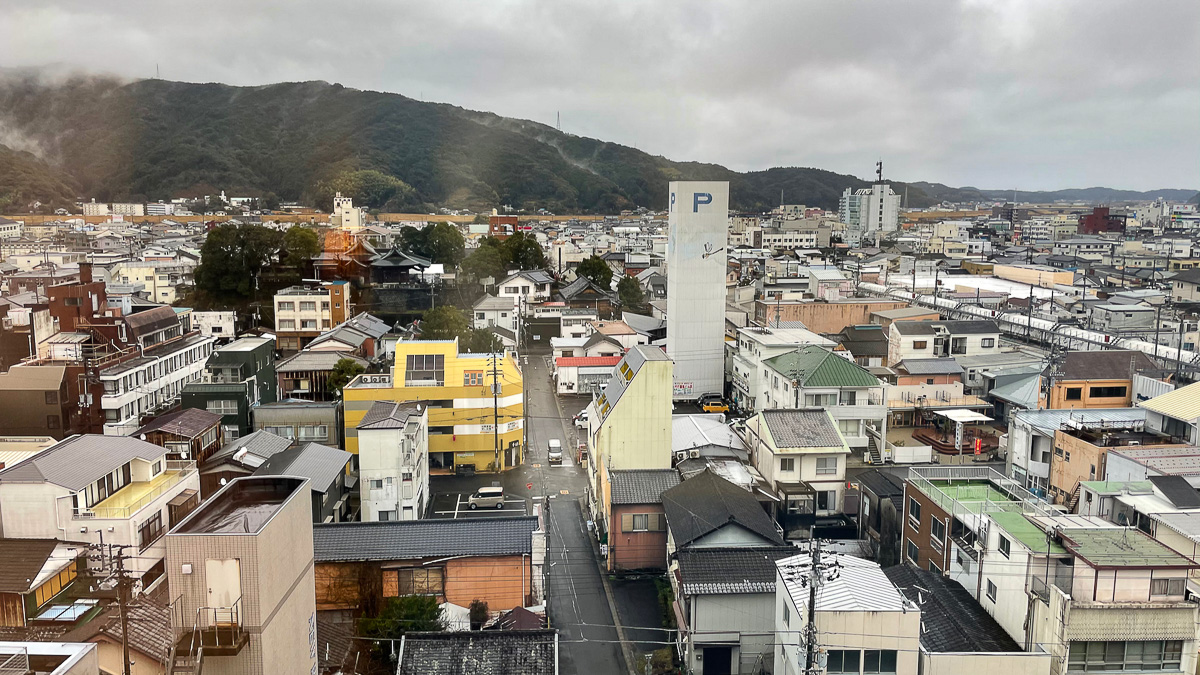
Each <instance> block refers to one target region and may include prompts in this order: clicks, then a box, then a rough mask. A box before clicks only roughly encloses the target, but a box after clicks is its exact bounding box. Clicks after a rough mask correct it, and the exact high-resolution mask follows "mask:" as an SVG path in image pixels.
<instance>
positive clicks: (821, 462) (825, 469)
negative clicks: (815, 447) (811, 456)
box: [817, 457, 838, 476]
mask: <svg viewBox="0 0 1200 675" xmlns="http://www.w3.org/2000/svg"><path fill="white" fill-rule="evenodd" d="M837 464H838V458H837V457H818V458H817V475H818V476H832V475H833V474H835V473H837Z"/></svg>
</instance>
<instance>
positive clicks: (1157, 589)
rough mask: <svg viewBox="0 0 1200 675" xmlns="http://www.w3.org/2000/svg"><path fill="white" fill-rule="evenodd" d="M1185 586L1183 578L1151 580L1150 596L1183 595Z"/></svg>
mask: <svg viewBox="0 0 1200 675" xmlns="http://www.w3.org/2000/svg"><path fill="white" fill-rule="evenodd" d="M1184 584H1185V580H1184V579H1183V578H1179V579H1151V580H1150V595H1183V589H1184Z"/></svg>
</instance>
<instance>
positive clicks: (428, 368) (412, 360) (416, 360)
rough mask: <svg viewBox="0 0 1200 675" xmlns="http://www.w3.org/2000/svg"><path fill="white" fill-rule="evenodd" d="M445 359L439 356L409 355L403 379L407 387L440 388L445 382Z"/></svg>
mask: <svg viewBox="0 0 1200 675" xmlns="http://www.w3.org/2000/svg"><path fill="white" fill-rule="evenodd" d="M445 370H446V357H444V356H443V355H441V354H409V355H408V357H407V359H406V361H405V372H404V379H405V385H408V386H414V385H415V386H439V387H440V386H441V385H442V383H443V382H444V381H445V379H446V378H445V375H446V372H445Z"/></svg>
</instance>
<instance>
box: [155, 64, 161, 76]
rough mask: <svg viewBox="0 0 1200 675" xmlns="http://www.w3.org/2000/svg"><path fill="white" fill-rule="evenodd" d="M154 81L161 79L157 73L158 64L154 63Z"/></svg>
mask: <svg viewBox="0 0 1200 675" xmlns="http://www.w3.org/2000/svg"><path fill="white" fill-rule="evenodd" d="M154 79H156V80H161V79H162V76H161V74H160V73H159V71H158V64H157V63H155V64H154Z"/></svg>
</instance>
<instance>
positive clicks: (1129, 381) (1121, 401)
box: [1041, 349, 1160, 410]
mask: <svg viewBox="0 0 1200 675" xmlns="http://www.w3.org/2000/svg"><path fill="white" fill-rule="evenodd" d="M1159 372H1160V371H1159V368H1158V366H1157V365H1156V364H1155V363H1154V361H1152V360H1150V357H1149V356H1147V355H1146V354H1144V353H1143V352H1139V351H1134V350H1124V349H1107V350H1101V351H1072V352H1067V353H1065V354H1063V355H1062V356H1060V357H1059V358H1058V360H1057V361H1055V362H1052V363H1051V365H1050V366H1049V367H1048V368H1047V369H1046V370H1045V371H1044V372H1043V373H1042V380H1043V383H1042V385H1041V389H1042V390H1043V391H1045V390H1046V389H1048V390H1049V395H1048V396H1047V395H1045V394H1042V395H1041V403H1042V407H1045V408H1052V409H1055V410H1061V409H1064V408H1072V409H1078V408H1104V409H1107V408H1127V407H1129V406H1130V405H1132V404H1133V378H1134V376H1135V375H1137V374H1139V373H1145V374H1146V375H1151V376H1156V375H1158V374H1159Z"/></svg>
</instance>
